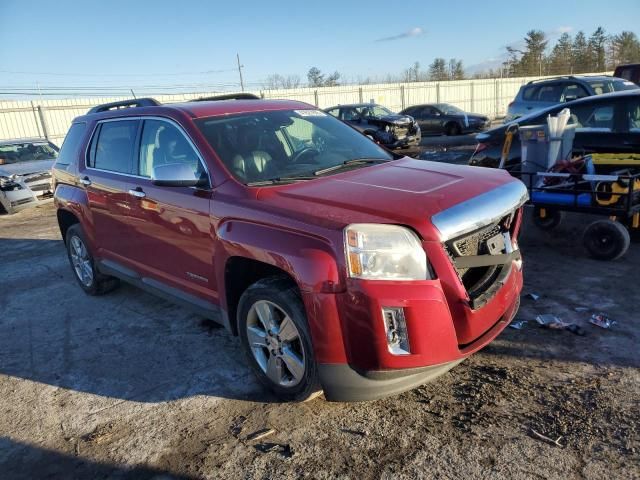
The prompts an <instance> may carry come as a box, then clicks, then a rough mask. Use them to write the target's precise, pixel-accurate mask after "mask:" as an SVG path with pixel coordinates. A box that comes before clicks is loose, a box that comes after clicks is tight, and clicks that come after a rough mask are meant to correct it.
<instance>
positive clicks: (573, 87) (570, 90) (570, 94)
mask: <svg viewBox="0 0 640 480" xmlns="http://www.w3.org/2000/svg"><path fill="white" fill-rule="evenodd" d="M588 96H589V93H588V92H587V90H586V89H585V88H584V87H583V86H582V85H579V84H577V83H568V84H566V85H565V87H564V90H563V92H562V97H561V98H560V101H562V102H570V101H571V100H577V99H578V98H583V97H588Z"/></svg>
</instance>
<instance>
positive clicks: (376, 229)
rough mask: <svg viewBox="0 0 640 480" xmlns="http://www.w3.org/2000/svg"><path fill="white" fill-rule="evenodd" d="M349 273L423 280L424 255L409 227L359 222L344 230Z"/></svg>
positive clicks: (384, 277) (425, 260)
mask: <svg viewBox="0 0 640 480" xmlns="http://www.w3.org/2000/svg"><path fill="white" fill-rule="evenodd" d="M344 235H345V242H344V243H345V250H346V254H347V265H348V268H349V276H350V277H355V278H364V279H367V280H426V279H428V278H429V274H428V271H427V255H426V253H425V252H424V250H423V249H422V246H421V245H420V239H418V237H417V236H416V234H415V233H413V232H412V231H411V230H409V229H408V228H405V227H400V226H397V225H385V224H375V223H360V224H353V225H349V226H348V227H347V228H345V230H344Z"/></svg>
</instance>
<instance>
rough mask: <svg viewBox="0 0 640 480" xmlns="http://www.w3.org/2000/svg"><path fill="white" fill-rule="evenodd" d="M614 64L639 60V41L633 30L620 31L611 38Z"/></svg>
mask: <svg viewBox="0 0 640 480" xmlns="http://www.w3.org/2000/svg"><path fill="white" fill-rule="evenodd" d="M611 46H612V48H611V53H612V57H613V58H612V60H613V63H614V65H620V64H623V63H635V62H638V61H640V42H639V41H638V37H637V36H636V34H635V33H633V32H627V31H625V32H622V33H620V34H618V35H616V36H614V37H613V39H612V40H611Z"/></svg>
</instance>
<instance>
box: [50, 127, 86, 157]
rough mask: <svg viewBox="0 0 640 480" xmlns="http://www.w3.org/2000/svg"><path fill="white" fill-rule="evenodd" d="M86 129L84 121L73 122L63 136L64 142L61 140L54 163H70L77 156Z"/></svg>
mask: <svg viewBox="0 0 640 480" xmlns="http://www.w3.org/2000/svg"><path fill="white" fill-rule="evenodd" d="M86 129H87V125H86V123H74V124H73V125H71V128H69V131H68V132H67V136H66V137H64V142H62V147H61V148H60V152H59V153H58V158H57V160H56V165H62V166H66V165H70V164H71V163H73V161H74V160H75V159H77V158H78V149H79V148H80V145H81V143H82V138H83V137H84V133H85V131H86Z"/></svg>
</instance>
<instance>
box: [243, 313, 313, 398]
mask: <svg viewBox="0 0 640 480" xmlns="http://www.w3.org/2000/svg"><path fill="white" fill-rule="evenodd" d="M246 330H247V340H248V342H249V346H250V348H251V353H252V354H253V358H254V359H255V360H256V362H257V364H258V366H259V367H260V369H261V370H262V372H263V373H264V374H265V375H266V376H267V378H269V380H271V381H272V382H273V383H275V384H276V385H279V386H281V387H294V386H296V385H298V384H299V383H300V382H301V381H302V379H303V378H304V373H305V351H304V346H303V344H302V340H301V338H300V332H299V331H298V328H297V327H296V325H295V323H294V322H293V320H292V319H291V317H290V316H289V315H288V314H287V313H286V312H285V311H284V310H283V309H282V308H280V307H279V306H278V305H276V304H275V303H273V302H269V301H267V300H259V301H257V302H256V303H254V304H253V305H252V306H251V309H250V310H249V314H248V316H247V329H246Z"/></svg>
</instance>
